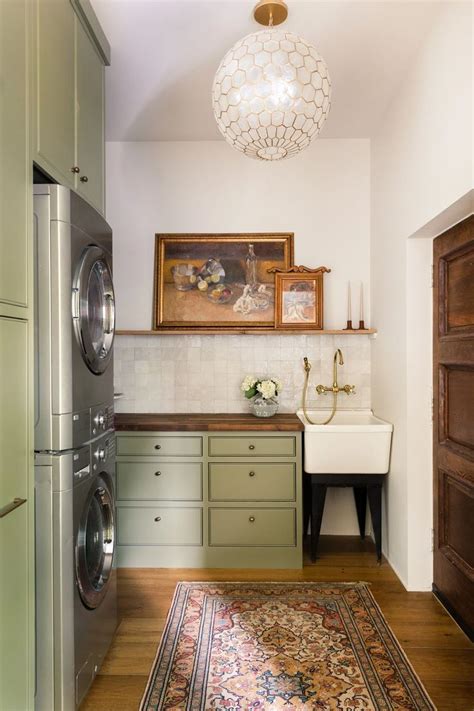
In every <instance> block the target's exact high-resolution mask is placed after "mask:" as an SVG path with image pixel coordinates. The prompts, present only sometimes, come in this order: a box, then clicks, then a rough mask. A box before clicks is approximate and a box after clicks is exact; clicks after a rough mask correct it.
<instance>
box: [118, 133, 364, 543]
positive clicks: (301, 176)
mask: <svg viewBox="0 0 474 711" xmlns="http://www.w3.org/2000/svg"><path fill="white" fill-rule="evenodd" d="M369 198H370V150H369V142H368V141H367V140H360V139H359V140H324V139H319V140H318V141H316V142H315V144H314V145H313V146H311V147H310V149H308V150H307V151H306V152H305V153H302V154H301V156H298V157H297V158H295V159H293V160H289V161H283V162H282V163H281V164H272V165H268V164H265V163H260V162H256V161H252V160H249V159H248V158H246V157H244V156H242V155H240V154H239V153H237V152H235V151H233V150H232V149H231V148H230V147H229V146H228V145H227V144H226V143H224V142H223V141H215V142H211V141H210V142H180V143H108V144H107V219H108V221H109V222H110V224H111V225H112V227H113V230H114V274H115V285H116V291H117V308H118V327H119V328H121V329H150V328H151V321H152V297H153V295H152V285H153V255H154V235H155V233H156V232H279V231H290V232H294V233H295V261H296V263H297V264H305V265H306V266H309V267H315V266H319V265H323V264H324V265H326V266H328V267H330V268H331V269H332V270H333V271H332V273H331V274H329V275H327V276H326V277H325V326H326V327H327V328H342V327H343V326H344V325H345V320H346V300H347V280H348V279H351V280H353V281H354V299H353V301H354V302H357V298H356V294H357V296H358V288H359V281H361V280H362V281H363V283H364V287H365V293H366V296H367V298H366V319H367V323H369V322H370V308H369V299H368V294H369V243H370V237H369V229H370V205H369ZM356 285H357V288H355V287H356ZM358 317H359V314H358V309H357V308H355V309H354V319H357V320H358ZM339 346H340V347H341V348H342V349H343V351H344V353H345V356H346V366H345V367H344V369H343V370H342V371H341V377H342V378H344V383H346V382H350V383H351V384H352V383H354V384H355V385H356V387H357V395H356V396H355V397H354V398H352V399H351V400H349V398H346V396H343V397H344V398H345V399H342V403H341V404H342V405H343V406H346V407H347V406H350V405H352V406H355V407H370V346H369V341H368V337H367V336H360V337H353V336H343V337H341V338H333V337H329V336H328V337H321V336H311V337H310V336H308V337H307V336H289V337H288V336H273V335H272V336H215V337H213V336H187V337H174V336H149V337H146V336H145V337H137V336H124V337H119V339H118V343H117V351H116V353H117V358H116V365H117V368H116V370H117V373H116V387H117V389H118V390H119V391H123V392H124V393H125V399H124V400H122V401H119V403H118V409H119V410H120V411H161V412H166V411H167V412H170V411H181V412H182V411H188V412H203V411H204V412H205V411H213V410H214V411H215V410H216V409H217V410H218V411H219V410H220V411H221V412H222V411H233V412H235V411H242V410H243V409H245V407H246V403H245V402H244V400H243V399H242V397H241V394H240V393H239V390H238V384H239V381H240V379H241V378H242V376H243V375H244V374H245V373H246V372H248V371H249V370H250V371H255V372H257V373H259V372H260V373H263V374H264V373H271V374H275V375H278V376H280V377H281V378H282V379H283V380H284V385H285V392H284V394H283V396H282V410H283V411H285V410H286V411H294V410H295V409H296V407H297V406H298V405H299V401H300V397H301V387H302V378H303V371H302V364H301V358H302V355H308V356H309V358H310V360H311V361H312V362H313V371H312V380H313V384H314V385H315V384H316V383H317V382H321V381H322V382H324V383H326V382H327V383H328V384H329V383H330V382H331V377H332V376H331V367H332V354H333V352H334V349H335V348H337V347H339ZM216 381H217V382H216ZM322 402H324V403H325V404H327V400H322ZM357 530H358V529H357V521H356V514H355V508H354V504H353V500H352V493H351V492H350V491H349V490H332V491H331V492H330V495H329V496H328V500H327V505H326V511H325V516H324V521H323V527H322V531H323V533H334V534H356V533H357Z"/></svg>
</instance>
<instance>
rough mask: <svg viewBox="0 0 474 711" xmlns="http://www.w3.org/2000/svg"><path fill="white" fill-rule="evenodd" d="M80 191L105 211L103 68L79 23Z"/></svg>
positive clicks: (78, 132)
mask: <svg viewBox="0 0 474 711" xmlns="http://www.w3.org/2000/svg"><path fill="white" fill-rule="evenodd" d="M76 107H77V161H76V162H77V165H78V167H79V169H80V173H78V174H77V175H76V181H77V190H78V191H79V192H80V193H81V194H82V195H83V196H84V197H85V198H86V200H89V202H91V203H92V204H93V205H94V207H96V208H97V209H98V210H100V211H103V209H104V65H103V63H102V59H101V58H100V57H99V54H98V52H97V50H96V48H95V46H94V44H93V43H92V42H91V40H90V39H89V36H88V34H87V32H86V30H85V29H84V26H83V25H82V24H81V22H80V21H79V20H78V19H76Z"/></svg>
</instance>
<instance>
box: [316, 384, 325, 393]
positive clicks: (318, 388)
mask: <svg viewBox="0 0 474 711" xmlns="http://www.w3.org/2000/svg"><path fill="white" fill-rule="evenodd" d="M316 392H317V393H318V395H325V394H326V392H327V388H326V387H324V385H316Z"/></svg>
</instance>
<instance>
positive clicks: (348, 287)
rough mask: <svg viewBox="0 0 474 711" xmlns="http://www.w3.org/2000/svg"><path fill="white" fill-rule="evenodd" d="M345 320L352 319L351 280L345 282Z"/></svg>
mask: <svg viewBox="0 0 474 711" xmlns="http://www.w3.org/2000/svg"><path fill="white" fill-rule="evenodd" d="M347 320H348V321H352V303H351V282H350V281H348V282H347Z"/></svg>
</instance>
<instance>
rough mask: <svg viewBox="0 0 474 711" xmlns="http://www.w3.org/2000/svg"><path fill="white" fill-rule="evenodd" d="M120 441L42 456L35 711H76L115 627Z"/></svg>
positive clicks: (108, 438)
mask: <svg viewBox="0 0 474 711" xmlns="http://www.w3.org/2000/svg"><path fill="white" fill-rule="evenodd" d="M114 470H115V436H114V433H113V432H108V433H106V434H104V435H103V436H102V437H100V438H98V439H96V440H94V441H93V442H91V443H90V444H88V445H86V446H83V447H80V448H78V449H76V450H71V451H69V452H63V453H60V454H37V455H36V467H35V502H36V570H37V575H36V581H37V584H36V606H37V614H36V620H37V630H36V632H37V634H36V645H37V649H36V660H37V672H36V678H37V692H36V699H35V708H36V711H71V710H73V709H75V708H77V707H78V706H79V704H80V703H81V701H82V700H83V698H84V696H85V694H86V693H87V690H88V689H89V686H90V684H91V683H92V681H93V679H94V677H95V675H96V673H97V671H98V670H99V668H100V665H101V664H102V661H103V659H104V657H105V655H106V653H107V650H108V648H109V645H110V643H111V641H112V638H113V635H114V633H115V630H116V627H117V590H116V587H117V582H116V571H115V568H114V551H115V504H114V500H115V473H114Z"/></svg>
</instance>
